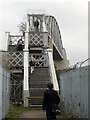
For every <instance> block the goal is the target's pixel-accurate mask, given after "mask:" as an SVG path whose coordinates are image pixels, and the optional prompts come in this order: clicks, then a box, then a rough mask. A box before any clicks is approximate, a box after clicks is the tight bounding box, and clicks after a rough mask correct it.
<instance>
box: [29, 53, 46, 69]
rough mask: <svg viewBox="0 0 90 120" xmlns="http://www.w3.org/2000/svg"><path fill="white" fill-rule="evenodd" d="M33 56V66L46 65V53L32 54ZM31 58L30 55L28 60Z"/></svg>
mask: <svg viewBox="0 0 90 120" xmlns="http://www.w3.org/2000/svg"><path fill="white" fill-rule="evenodd" d="M33 57H34V58H35V66H38V67H41V66H46V64H47V59H46V57H47V55H46V54H33ZM30 59H31V55H30V56H29V60H30Z"/></svg>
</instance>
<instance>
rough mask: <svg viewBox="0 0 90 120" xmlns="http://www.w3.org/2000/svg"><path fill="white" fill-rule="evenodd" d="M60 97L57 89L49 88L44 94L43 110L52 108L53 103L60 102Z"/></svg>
mask: <svg viewBox="0 0 90 120" xmlns="http://www.w3.org/2000/svg"><path fill="white" fill-rule="evenodd" d="M59 102H60V98H59V95H58V93H57V91H55V90H47V91H46V92H45V93H44V96H43V104H42V109H43V110H51V109H52V105H53V104H57V105H58V104H59Z"/></svg>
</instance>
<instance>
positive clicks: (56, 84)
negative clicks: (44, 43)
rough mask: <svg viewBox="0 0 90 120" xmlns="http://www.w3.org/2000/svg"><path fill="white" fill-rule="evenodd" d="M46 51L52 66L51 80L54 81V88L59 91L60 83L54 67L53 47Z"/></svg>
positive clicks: (50, 66)
mask: <svg viewBox="0 0 90 120" xmlns="http://www.w3.org/2000/svg"><path fill="white" fill-rule="evenodd" d="M46 52H47V56H48V62H49V68H50V69H49V70H50V75H51V82H52V83H53V86H54V89H55V90H56V91H57V92H58V93H59V85H58V81H57V76H56V71H55V67H54V61H53V55H52V49H47V51H46Z"/></svg>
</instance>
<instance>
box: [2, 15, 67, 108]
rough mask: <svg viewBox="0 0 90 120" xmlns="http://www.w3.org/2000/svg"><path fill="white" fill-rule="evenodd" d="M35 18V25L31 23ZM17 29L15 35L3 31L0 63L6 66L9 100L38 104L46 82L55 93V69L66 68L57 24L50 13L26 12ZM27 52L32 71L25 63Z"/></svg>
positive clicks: (27, 61)
mask: <svg viewBox="0 0 90 120" xmlns="http://www.w3.org/2000/svg"><path fill="white" fill-rule="evenodd" d="M37 20H38V26H37V25H35V22H36V21H37ZM20 30H21V33H20V34H19V35H11V34H10V32H6V34H5V40H6V51H4V52H3V61H4V62H3V66H4V65H5V66H7V67H8V68H9V69H10V76H11V85H10V88H11V99H14V100H19V99H22V100H23V101H24V106H26V107H27V106H28V105H29V104H30V106H40V105H41V103H42V96H43V93H44V91H45V90H46V89H47V83H48V82H49V81H51V82H52V83H53V85H54V89H55V90H57V91H58V92H59V84H58V80H57V75H56V70H62V69H65V68H68V60H67V56H66V52H65V49H64V47H63V43H62V37H61V33H60V29H59V25H58V23H57V21H56V19H55V18H54V16H51V15H46V14H43V13H40V14H37V13H33V14H27V21H26V23H25V24H24V23H23V24H22V25H21V26H20ZM19 42H20V44H21V46H19V48H20V49H18V43H19ZM31 55H33V57H34V58H35V65H34V72H33V73H31V66H30V64H29V61H30V59H31Z"/></svg>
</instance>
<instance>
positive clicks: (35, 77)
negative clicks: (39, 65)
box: [30, 74, 50, 81]
mask: <svg viewBox="0 0 90 120" xmlns="http://www.w3.org/2000/svg"><path fill="white" fill-rule="evenodd" d="M49 79H50V76H49V75H39V74H37V75H36V74H35V75H31V76H30V80H31V81H32V80H33V81H35V80H36V81H46V80H49Z"/></svg>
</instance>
